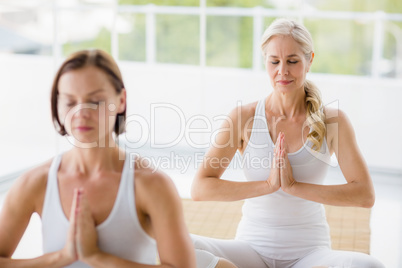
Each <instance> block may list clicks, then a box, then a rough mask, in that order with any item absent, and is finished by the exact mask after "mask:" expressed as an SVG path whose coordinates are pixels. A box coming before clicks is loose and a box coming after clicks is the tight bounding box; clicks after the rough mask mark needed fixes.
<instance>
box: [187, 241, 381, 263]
mask: <svg viewBox="0 0 402 268" xmlns="http://www.w3.org/2000/svg"><path fill="white" fill-rule="evenodd" d="M191 239H192V241H193V244H194V247H195V249H196V255H197V268H210V267H215V265H216V263H217V262H218V260H219V258H225V259H227V260H229V261H231V262H232V263H234V264H235V265H236V266H237V267H239V268H267V267H268V268H282V267H293V268H309V267H319V266H321V267H322V266H324V267H330V268H341V267H342V268H352V267H353V268H384V267H385V266H384V265H383V264H382V263H381V262H379V261H378V260H377V259H375V258H374V257H372V256H370V255H367V254H364V253H360V252H351V251H337V250H331V249H329V248H319V249H317V250H314V251H312V252H311V253H309V254H308V255H306V256H304V257H303V258H300V259H295V260H274V259H271V258H267V257H264V256H262V255H260V254H258V253H257V252H256V251H255V250H254V249H253V248H252V247H251V246H250V245H249V244H248V243H247V242H244V241H240V240H222V239H214V238H209V237H203V236H198V235H193V234H191ZM205 252H209V253H211V254H210V255H209V254H207V255H203V254H205Z"/></svg>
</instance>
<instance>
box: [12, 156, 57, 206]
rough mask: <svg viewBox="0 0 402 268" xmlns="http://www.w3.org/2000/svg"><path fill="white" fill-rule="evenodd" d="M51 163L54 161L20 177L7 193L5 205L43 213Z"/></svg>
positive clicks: (49, 161) (47, 162) (45, 163)
mask: <svg viewBox="0 0 402 268" xmlns="http://www.w3.org/2000/svg"><path fill="white" fill-rule="evenodd" d="M51 163H52V160H48V161H46V162H44V163H42V164H40V165H38V166H36V167H34V168H32V169H30V170H28V171H26V172H24V173H23V174H22V175H21V176H19V177H18V178H17V179H16V181H15V182H14V184H13V185H12V187H11V188H10V190H9V191H8V192H7V197H6V200H5V204H6V205H7V204H8V205H9V206H11V207H12V208H14V209H23V210H24V211H31V212H38V213H41V209H42V205H43V200H44V195H45V192H46V185H47V177H48V173H49V169H50V165H51Z"/></svg>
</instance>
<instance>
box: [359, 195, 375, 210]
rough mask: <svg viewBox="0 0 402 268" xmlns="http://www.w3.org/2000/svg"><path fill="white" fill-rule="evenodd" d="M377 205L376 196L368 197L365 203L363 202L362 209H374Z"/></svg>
mask: <svg viewBox="0 0 402 268" xmlns="http://www.w3.org/2000/svg"><path fill="white" fill-rule="evenodd" d="M374 203H375V197H374V195H373V196H372V197H368V198H365V199H364V202H362V207H364V208H372V207H373V206H374Z"/></svg>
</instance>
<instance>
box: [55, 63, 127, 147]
mask: <svg viewBox="0 0 402 268" xmlns="http://www.w3.org/2000/svg"><path fill="white" fill-rule="evenodd" d="M58 91H59V92H58V93H59V94H58V105H57V108H58V116H59V119H60V122H61V123H62V124H63V125H64V127H65V129H66V131H67V133H68V134H69V135H70V136H72V137H74V139H75V141H76V142H77V143H79V144H85V145H87V146H86V148H89V147H88V145H91V146H90V147H95V146H102V145H105V144H106V143H105V142H107V141H106V140H107V139H108V138H109V137H111V134H112V132H113V128H114V124H115V121H116V115H117V114H118V113H122V112H124V109H125V105H126V95H125V91H124V90H122V92H121V93H120V94H118V93H117V92H116V90H115V88H114V87H113V85H112V83H111V82H110V81H109V78H108V76H107V75H106V74H105V73H104V72H103V71H102V70H100V69H98V68H96V67H94V66H88V67H84V68H81V69H78V70H73V71H68V72H67V73H64V74H63V75H62V76H61V77H60V79H59V83H58Z"/></svg>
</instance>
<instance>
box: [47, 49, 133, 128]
mask: <svg viewBox="0 0 402 268" xmlns="http://www.w3.org/2000/svg"><path fill="white" fill-rule="evenodd" d="M87 66H94V67H97V68H98V69H99V70H101V71H103V72H104V73H105V74H106V75H107V76H108V78H109V81H110V82H111V83H112V85H113V87H114V88H115V89H116V93H117V94H119V93H121V91H122V90H123V89H124V88H125V87H124V83H123V78H122V75H121V72H120V70H119V67H118V66H117V63H116V62H115V60H114V59H113V58H112V57H111V56H110V55H109V54H107V53H106V52H104V51H102V50H98V49H95V50H82V51H78V52H75V53H73V54H71V55H70V56H69V57H68V58H67V59H66V60H65V61H64V63H63V64H62V65H61V67H60V68H59V70H58V71H57V73H56V76H55V78H54V80H53V85H52V92H51V99H50V101H51V106H52V121H53V125H54V126H55V128H56V130H57V132H59V133H60V134H61V135H63V136H64V135H66V134H67V132H66V129H65V128H64V126H63V124H61V122H60V119H59V115H58V112H57V99H58V95H59V89H58V84H59V80H60V77H61V76H62V75H63V74H65V73H67V72H69V71H73V70H78V69H81V68H84V67H87ZM125 121H126V109H124V112H122V113H119V114H117V118H116V122H115V124H114V132H115V133H116V135H119V134H121V133H123V132H124V131H125Z"/></svg>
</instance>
